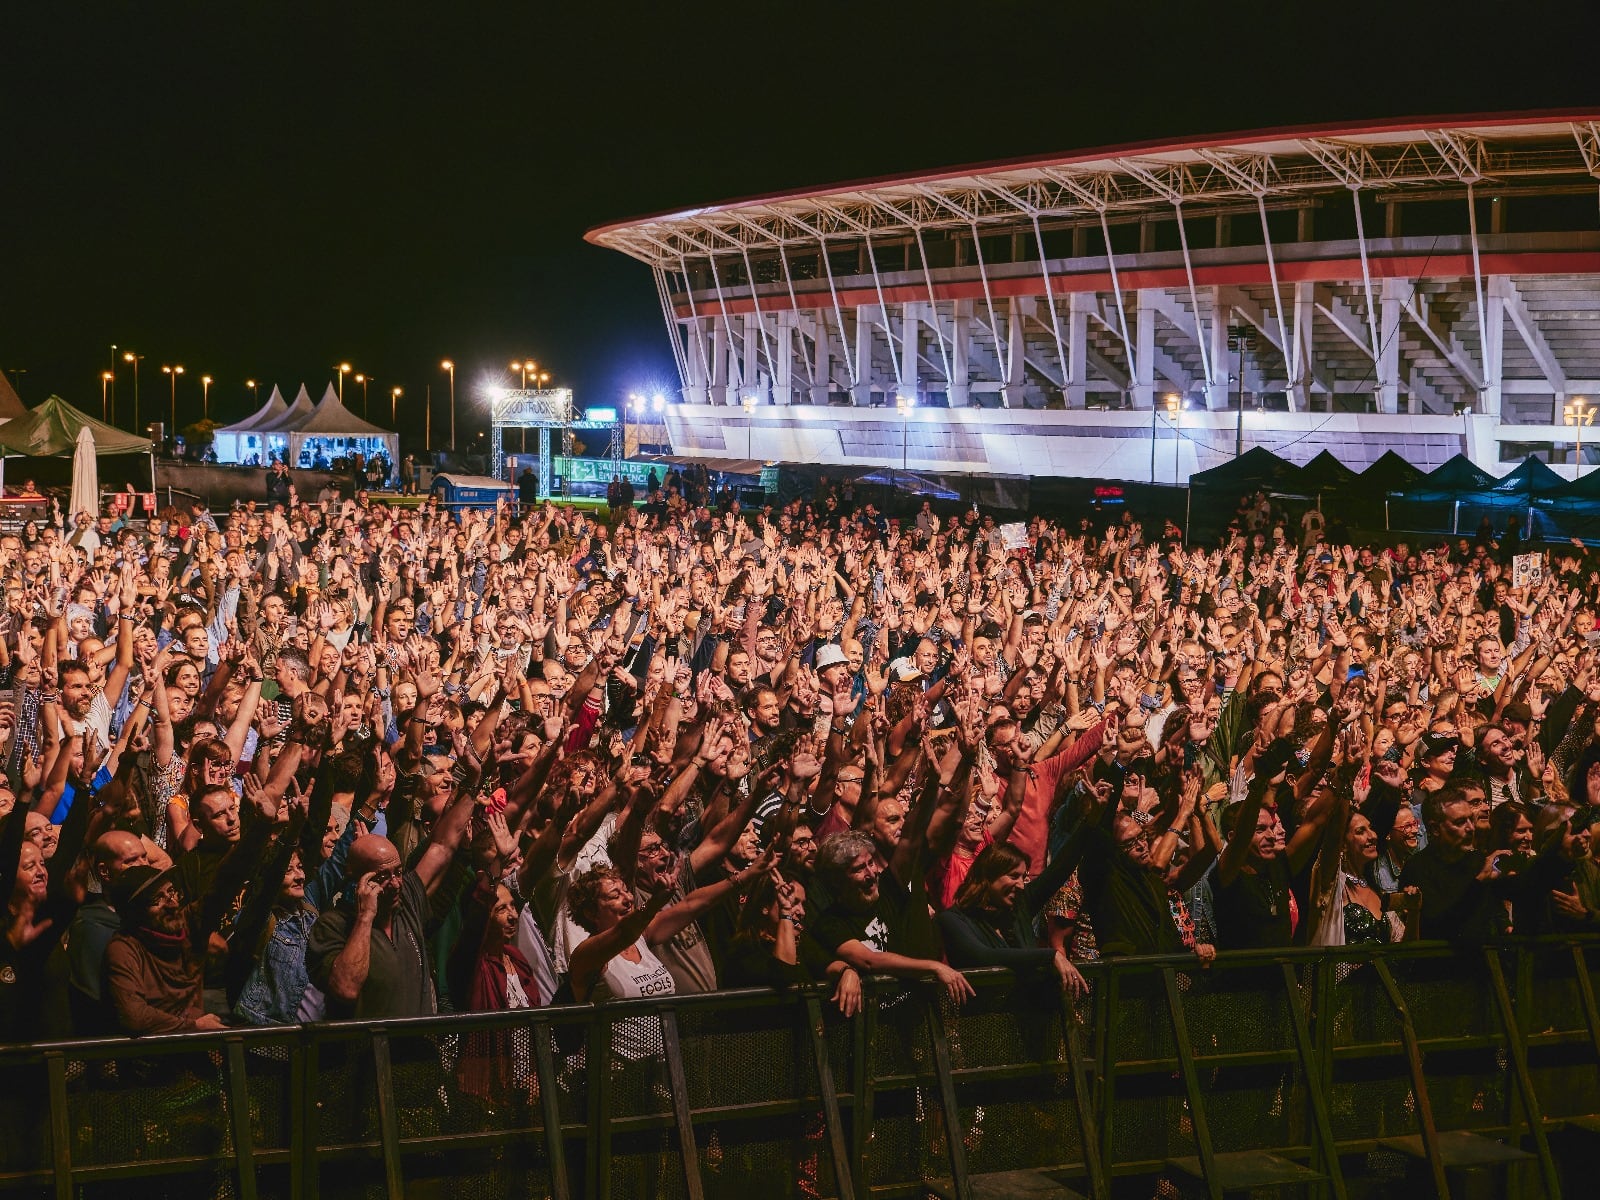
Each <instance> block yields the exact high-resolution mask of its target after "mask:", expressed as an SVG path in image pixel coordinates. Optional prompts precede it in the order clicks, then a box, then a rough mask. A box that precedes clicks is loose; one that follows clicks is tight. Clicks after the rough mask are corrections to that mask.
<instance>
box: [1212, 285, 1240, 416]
mask: <svg viewBox="0 0 1600 1200" xmlns="http://www.w3.org/2000/svg"><path fill="white" fill-rule="evenodd" d="M1232 319H1233V305H1232V304H1230V303H1229V301H1228V293H1227V292H1226V291H1224V290H1223V289H1222V288H1220V287H1214V288H1212V289H1211V330H1210V333H1211V356H1210V359H1209V361H1210V363H1211V378H1210V379H1208V380H1206V407H1207V408H1208V409H1210V410H1211V411H1212V412H1224V411H1226V410H1227V409H1229V408H1231V407H1232V406H1233V390H1232V388H1231V387H1230V386H1229V385H1230V383H1231V377H1230V372H1231V371H1232V370H1233V367H1234V365H1235V363H1234V358H1233V355H1232V354H1231V353H1229V351H1228V323H1229V322H1230V321H1231V320H1232ZM1239 395H1240V396H1241V397H1242V396H1243V395H1244V389H1243V387H1241V388H1240V389H1239ZM1239 402H1240V403H1241V404H1243V403H1244V401H1243V400H1242V399H1241V400H1240V401H1239Z"/></svg>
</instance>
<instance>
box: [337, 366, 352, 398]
mask: <svg viewBox="0 0 1600 1200" xmlns="http://www.w3.org/2000/svg"><path fill="white" fill-rule="evenodd" d="M348 374H350V364H349V363H340V364H339V403H340V404H343V403H344V377H345V376H346V375H348Z"/></svg>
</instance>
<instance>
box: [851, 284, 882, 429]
mask: <svg viewBox="0 0 1600 1200" xmlns="http://www.w3.org/2000/svg"><path fill="white" fill-rule="evenodd" d="M876 316H877V313H876V312H875V311H874V310H873V309H872V308H871V307H870V306H868V305H861V306H860V307H859V308H857V309H856V370H855V376H856V382H855V386H854V387H853V388H851V389H850V390H851V391H852V392H853V393H854V400H855V405H856V407H857V408H866V407H867V406H868V405H870V404H871V403H872V323H873V320H874V319H875V318H876Z"/></svg>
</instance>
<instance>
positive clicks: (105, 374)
mask: <svg viewBox="0 0 1600 1200" xmlns="http://www.w3.org/2000/svg"><path fill="white" fill-rule="evenodd" d="M111 378H112V376H111V372H110V371H101V372H100V419H101V420H102V421H109V420H110V417H109V416H107V413H108V412H109V411H110V410H109V409H108V408H107V407H106V389H107V388H109V387H110V386H111Z"/></svg>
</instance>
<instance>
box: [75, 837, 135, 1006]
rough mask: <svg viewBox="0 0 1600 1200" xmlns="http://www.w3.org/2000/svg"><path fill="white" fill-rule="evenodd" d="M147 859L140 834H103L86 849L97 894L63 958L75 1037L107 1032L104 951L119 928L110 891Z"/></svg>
mask: <svg viewBox="0 0 1600 1200" xmlns="http://www.w3.org/2000/svg"><path fill="white" fill-rule="evenodd" d="M149 865H150V858H149V855H148V854H147V853H146V851H145V845H144V842H143V841H142V840H140V838H139V837H138V835H136V834H133V833H129V832H127V831H126V830H122V829H113V830H111V831H110V832H109V833H103V834H101V835H100V837H99V838H98V839H96V841H95V843H94V845H92V846H91V847H90V848H89V869H90V871H91V872H93V874H94V877H95V879H96V880H98V881H99V884H100V893H99V894H98V895H95V896H91V897H89V898H88V899H87V900H86V901H85V902H84V904H83V905H82V906H81V907H80V908H79V909H78V911H77V913H76V915H74V916H73V918H72V925H71V926H70V927H69V928H68V930H67V936H66V937H65V938H64V939H62V952H63V953H65V954H66V956H67V1001H68V1006H69V1007H70V1008H71V1010H72V1024H73V1027H74V1028H75V1029H76V1030H77V1032H78V1034H79V1036H93V1035H95V1034H98V1033H109V1032H110V1030H108V1029H102V1028H100V1026H99V1022H100V1014H101V1011H102V1008H101V999H102V996H103V991H102V984H103V978H102V977H103V975H104V966H105V957H106V947H107V946H108V945H110V944H111V939H112V938H113V937H115V936H116V934H117V931H118V930H119V929H120V928H121V925H122V921H121V919H120V918H119V917H118V916H117V910H116V909H115V908H113V907H112V906H111V899H110V892H111V891H112V890H113V889H115V888H116V886H117V884H118V883H119V882H120V881H121V880H122V877H123V876H124V875H126V874H127V873H128V872H129V871H131V870H133V869H135V868H136V867H148V866H149Z"/></svg>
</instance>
